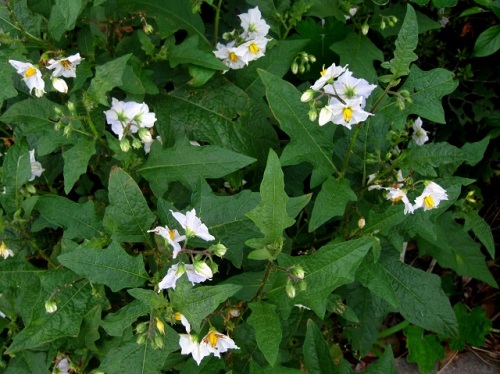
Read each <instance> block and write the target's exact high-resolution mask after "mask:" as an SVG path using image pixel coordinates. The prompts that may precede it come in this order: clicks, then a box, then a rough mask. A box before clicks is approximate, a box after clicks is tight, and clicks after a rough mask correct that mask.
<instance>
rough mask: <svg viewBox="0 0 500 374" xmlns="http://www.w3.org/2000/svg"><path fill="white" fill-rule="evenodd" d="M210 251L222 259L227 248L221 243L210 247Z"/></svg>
mask: <svg viewBox="0 0 500 374" xmlns="http://www.w3.org/2000/svg"><path fill="white" fill-rule="evenodd" d="M210 250H211V252H212V253H213V254H214V255H216V256H219V257H222V256H224V255H225V254H226V252H227V247H226V246H225V245H224V244H222V243H219V244H216V245H212V246H211V247H210Z"/></svg>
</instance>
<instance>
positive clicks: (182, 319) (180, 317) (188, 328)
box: [175, 312, 191, 334]
mask: <svg viewBox="0 0 500 374" xmlns="http://www.w3.org/2000/svg"><path fill="white" fill-rule="evenodd" d="M175 320H176V321H180V323H182V326H184V327H185V328H186V332H187V333H188V334H189V333H190V332H191V324H190V323H189V321H188V320H187V318H186V317H184V315H183V314H181V313H180V312H176V313H175Z"/></svg>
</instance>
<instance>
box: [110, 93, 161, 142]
mask: <svg viewBox="0 0 500 374" xmlns="http://www.w3.org/2000/svg"><path fill="white" fill-rule="evenodd" d="M104 114H105V115H106V122H107V123H108V124H109V125H111V130H112V131H113V132H114V133H115V134H116V135H118V139H120V140H121V139H122V138H123V136H124V135H126V134H127V133H129V132H130V133H134V134H135V133H136V132H137V131H139V129H140V128H150V127H153V126H154V123H155V122H156V115H155V114H154V113H153V112H149V107H148V105H147V104H146V103H136V102H135V101H128V102H124V101H119V100H117V99H115V98H112V100H111V109H109V110H106V111H104Z"/></svg>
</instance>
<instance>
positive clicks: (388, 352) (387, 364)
mask: <svg viewBox="0 0 500 374" xmlns="http://www.w3.org/2000/svg"><path fill="white" fill-rule="evenodd" d="M364 373H365V374H379V373H385V374H398V371H397V369H396V366H395V365H394V354H393V353H392V347H391V345H390V344H387V346H386V348H385V352H384V354H383V355H382V357H379V359H378V360H377V361H376V362H375V363H373V364H371V365H370V366H368V368H367V369H366V370H365V371H364Z"/></svg>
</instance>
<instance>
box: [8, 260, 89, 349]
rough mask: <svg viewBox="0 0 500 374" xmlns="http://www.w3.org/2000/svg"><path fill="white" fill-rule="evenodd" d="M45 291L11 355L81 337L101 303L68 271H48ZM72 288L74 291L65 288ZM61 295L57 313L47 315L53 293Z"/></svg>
mask: <svg viewBox="0 0 500 374" xmlns="http://www.w3.org/2000/svg"><path fill="white" fill-rule="evenodd" d="M39 276H40V280H41V288H40V289H39V290H36V291H37V292H36V294H35V295H33V296H34V297H31V298H30V300H29V301H30V305H31V310H30V311H29V320H28V321H25V325H26V326H25V328H24V329H23V330H21V331H20V332H19V333H18V334H17V335H16V336H15V338H14V340H13V341H12V343H11V345H10V346H9V348H8V349H7V351H6V353H7V354H13V353H16V354H17V353H18V352H21V351H24V350H26V349H33V348H37V347H41V346H43V345H44V344H47V343H50V342H52V341H54V340H57V339H60V338H63V337H70V336H77V335H78V332H79V330H80V324H81V322H82V320H83V317H84V316H85V315H86V314H87V312H88V311H89V310H91V309H92V308H93V307H94V305H95V304H96V303H97V301H98V299H97V298H96V297H95V296H93V295H92V289H91V287H90V286H89V285H88V283H87V282H75V281H77V280H78V278H79V277H78V276H77V275H76V274H75V273H73V272H71V271H69V270H66V269H58V270H47V271H44V272H40V273H39ZM72 282H75V283H73V284H72V287H67V286H66V287H65V285H67V284H70V283H72ZM56 289H60V291H59V292H58V293H57V298H56V301H57V311H55V312H54V313H47V312H46V311H45V301H46V300H47V299H48V298H49V297H50V295H51V294H52V292H54V291H55V290H56Z"/></svg>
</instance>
